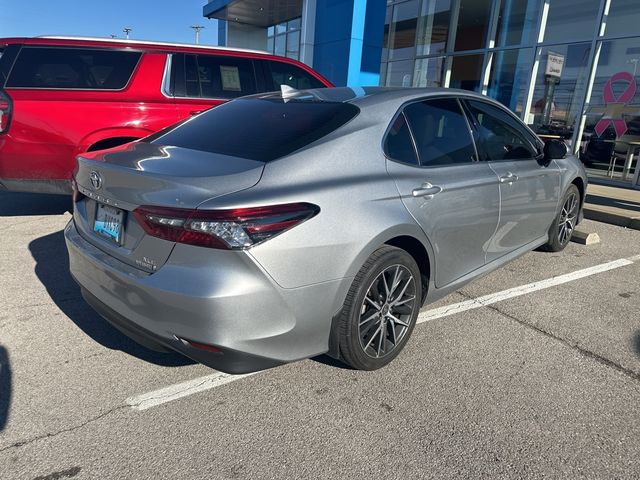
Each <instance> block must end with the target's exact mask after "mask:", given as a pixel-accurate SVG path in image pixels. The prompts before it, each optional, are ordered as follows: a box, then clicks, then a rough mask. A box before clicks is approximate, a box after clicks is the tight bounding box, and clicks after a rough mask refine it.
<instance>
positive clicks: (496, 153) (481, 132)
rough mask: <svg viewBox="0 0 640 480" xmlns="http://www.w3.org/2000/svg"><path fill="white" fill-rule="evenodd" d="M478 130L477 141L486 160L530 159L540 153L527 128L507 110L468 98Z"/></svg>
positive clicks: (468, 104)
mask: <svg viewBox="0 0 640 480" xmlns="http://www.w3.org/2000/svg"><path fill="white" fill-rule="evenodd" d="M466 103H467V106H468V108H469V111H470V112H471V115H472V116H473V119H474V121H475V124H476V130H477V133H476V135H477V144H478V148H479V150H481V153H482V154H483V155H484V156H485V159H486V160H521V159H522V160H527V159H532V158H534V157H535V156H536V155H537V153H536V152H535V149H534V147H533V146H532V145H531V142H529V141H528V140H527V134H526V130H524V128H523V127H522V126H521V125H519V124H518V122H517V121H516V120H515V119H513V118H512V117H511V115H510V114H508V113H507V112H503V111H502V110H501V109H500V108H498V107H495V106H493V105H490V104H488V103H486V102H477V101H474V100H467V101H466Z"/></svg>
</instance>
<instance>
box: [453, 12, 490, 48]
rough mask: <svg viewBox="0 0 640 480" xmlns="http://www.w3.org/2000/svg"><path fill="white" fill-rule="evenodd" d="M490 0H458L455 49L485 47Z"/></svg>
mask: <svg viewBox="0 0 640 480" xmlns="http://www.w3.org/2000/svg"><path fill="white" fill-rule="evenodd" d="M492 3H493V1H492V0H460V12H459V13H458V29H457V32H456V42H455V50H456V52H459V51H461V50H476V49H479V48H485V47H486V42H487V30H488V26H489V18H490V16H491V4H492Z"/></svg>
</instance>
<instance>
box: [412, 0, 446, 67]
mask: <svg viewBox="0 0 640 480" xmlns="http://www.w3.org/2000/svg"><path fill="white" fill-rule="evenodd" d="M450 9H451V0H433V1H423V2H422V9H421V11H420V18H419V19H418V41H417V43H418V49H417V55H432V54H434V53H444V52H445V50H446V46H447V36H448V34H449V17H450V16H451V12H450Z"/></svg>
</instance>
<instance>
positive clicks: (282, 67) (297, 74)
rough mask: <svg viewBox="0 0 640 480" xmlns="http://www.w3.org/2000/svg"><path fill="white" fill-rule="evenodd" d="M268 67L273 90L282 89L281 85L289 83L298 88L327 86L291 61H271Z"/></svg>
mask: <svg viewBox="0 0 640 480" xmlns="http://www.w3.org/2000/svg"><path fill="white" fill-rule="evenodd" d="M267 69H268V73H267V76H268V78H270V79H271V81H272V82H273V87H272V89H273V90H280V85H288V86H290V87H292V88H295V89H297V90H306V89H309V88H323V87H326V85H324V84H323V83H322V82H321V81H320V80H318V79H317V78H315V77H314V76H312V75H311V74H309V73H307V72H305V71H304V70H302V69H301V68H299V67H296V66H295V65H291V64H289V63H284V62H273V61H269V62H267ZM267 82H268V80H267Z"/></svg>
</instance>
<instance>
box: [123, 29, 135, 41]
mask: <svg viewBox="0 0 640 480" xmlns="http://www.w3.org/2000/svg"><path fill="white" fill-rule="evenodd" d="M132 30H133V28H131V27H124V28H123V29H122V31H123V32H124V34H125V35H126V36H127V40H129V32H130V31H132Z"/></svg>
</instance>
